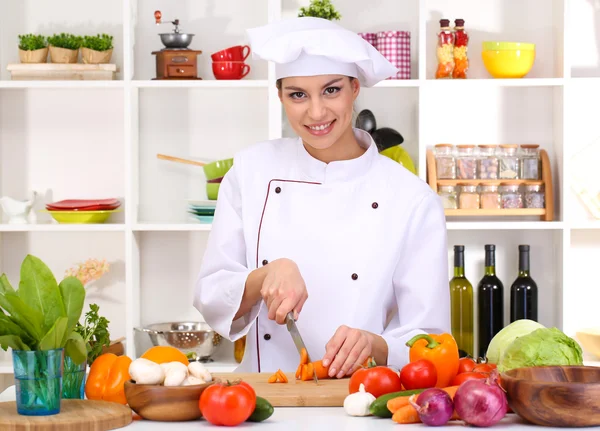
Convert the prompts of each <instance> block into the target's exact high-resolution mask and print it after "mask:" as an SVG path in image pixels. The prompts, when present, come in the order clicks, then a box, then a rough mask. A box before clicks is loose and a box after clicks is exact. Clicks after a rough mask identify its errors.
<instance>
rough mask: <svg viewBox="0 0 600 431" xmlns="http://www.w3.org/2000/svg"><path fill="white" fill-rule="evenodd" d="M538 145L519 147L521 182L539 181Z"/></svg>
mask: <svg viewBox="0 0 600 431" xmlns="http://www.w3.org/2000/svg"><path fill="white" fill-rule="evenodd" d="M538 148H539V145H521V155H520V156H521V157H520V159H521V160H520V163H521V165H520V170H519V175H520V178H521V179H523V180H539V179H541V178H540V152H539V149H538Z"/></svg>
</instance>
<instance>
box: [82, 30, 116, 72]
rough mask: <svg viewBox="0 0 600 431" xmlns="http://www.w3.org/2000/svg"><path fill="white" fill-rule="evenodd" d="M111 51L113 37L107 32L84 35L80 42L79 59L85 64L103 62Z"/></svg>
mask: <svg viewBox="0 0 600 431" xmlns="http://www.w3.org/2000/svg"><path fill="white" fill-rule="evenodd" d="M112 52H113V37H112V36H110V35H108V34H104V33H102V34H98V35H96V36H84V38H83V41H82V43H81V59H82V60H83V62H84V63H86V64H105V63H108V62H109V61H110V58H111V57H112Z"/></svg>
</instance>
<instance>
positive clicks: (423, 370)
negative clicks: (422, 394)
mask: <svg viewBox="0 0 600 431" xmlns="http://www.w3.org/2000/svg"><path fill="white" fill-rule="evenodd" d="M400 380H401V381H402V385H403V386H404V388H405V389H406V390H409V391H411V390H413V389H427V388H433V387H435V384H436V383H437V369H436V368H435V365H433V362H431V361H428V360H427V359H419V360H418V361H414V362H411V363H409V364H406V365H405V366H404V368H402V371H400Z"/></svg>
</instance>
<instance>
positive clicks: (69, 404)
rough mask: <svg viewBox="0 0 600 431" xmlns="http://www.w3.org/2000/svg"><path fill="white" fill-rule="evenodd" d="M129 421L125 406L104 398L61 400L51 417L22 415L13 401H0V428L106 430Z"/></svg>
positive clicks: (11, 430) (19, 430) (7, 430)
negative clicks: (100, 399) (56, 410)
mask: <svg viewBox="0 0 600 431" xmlns="http://www.w3.org/2000/svg"><path fill="white" fill-rule="evenodd" d="M131 421H132V412H131V409H130V408H129V407H127V406H124V405H121V404H117V403H109V402H107V401H90V400H62V401H61V406H60V413H58V414H56V415H51V416H23V415H20V414H18V413H17V404H16V403H15V402H14V401H10V402H5V403H0V430H2V431H107V430H114V429H117V428H122V427H124V426H127V425H129V424H130V423H131Z"/></svg>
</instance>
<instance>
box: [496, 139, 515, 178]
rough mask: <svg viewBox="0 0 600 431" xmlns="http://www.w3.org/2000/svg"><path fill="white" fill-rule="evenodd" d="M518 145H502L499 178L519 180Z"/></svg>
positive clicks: (499, 159)
mask: <svg viewBox="0 0 600 431" xmlns="http://www.w3.org/2000/svg"><path fill="white" fill-rule="evenodd" d="M517 149H518V147H517V146H516V145H500V154H499V157H498V162H499V175H498V178H501V179H508V180H516V179H517V178H519V156H518V154H517Z"/></svg>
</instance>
